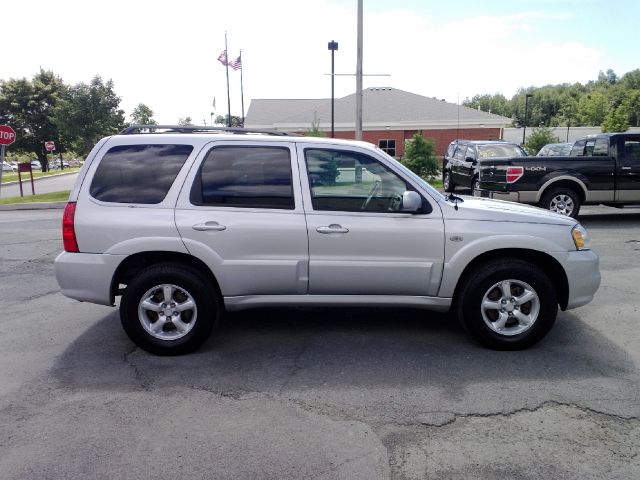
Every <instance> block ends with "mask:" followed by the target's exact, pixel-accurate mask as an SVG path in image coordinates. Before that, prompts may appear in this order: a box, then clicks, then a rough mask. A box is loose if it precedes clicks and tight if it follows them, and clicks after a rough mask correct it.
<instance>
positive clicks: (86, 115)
mask: <svg viewBox="0 0 640 480" xmlns="http://www.w3.org/2000/svg"><path fill="white" fill-rule="evenodd" d="M119 106H120V97H118V96H117V95H116V93H115V91H114V89H113V82H112V81H111V80H108V81H107V82H106V83H105V82H103V81H102V78H100V76H95V77H94V78H93V80H91V83H89V84H86V83H78V84H76V85H74V86H72V87H70V88H69V89H68V91H67V93H66V95H65V96H64V98H63V100H62V101H61V102H60V105H59V107H58V108H57V109H56V122H57V123H58V125H59V127H60V130H61V131H62V133H63V134H64V135H66V136H67V137H68V138H70V139H71V140H72V142H73V147H74V150H75V151H76V152H78V153H79V154H80V155H86V154H88V153H89V152H90V151H91V148H93V146H94V145H95V144H96V142H97V141H98V140H100V138H102V137H104V136H107V135H113V134H115V133H118V132H119V131H120V130H122V129H123V128H124V127H125V119H124V111H123V110H121V109H120V108H118V107H119Z"/></svg>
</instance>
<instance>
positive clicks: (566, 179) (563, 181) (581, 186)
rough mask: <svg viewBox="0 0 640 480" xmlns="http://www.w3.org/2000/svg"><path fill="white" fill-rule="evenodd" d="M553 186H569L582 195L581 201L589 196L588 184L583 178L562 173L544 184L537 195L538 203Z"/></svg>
mask: <svg viewBox="0 0 640 480" xmlns="http://www.w3.org/2000/svg"><path fill="white" fill-rule="evenodd" d="M553 188H569V189H571V190H573V191H574V192H576V193H577V194H578V196H579V197H580V203H584V202H585V200H586V198H587V185H586V184H585V183H584V182H583V181H582V180H580V179H579V178H576V177H572V176H570V175H562V176H559V177H554V178H551V179H549V180H547V181H546V182H545V183H543V184H542V186H541V187H540V188H539V189H538V193H537V195H536V203H539V202H540V201H541V200H542V197H543V196H544V195H545V194H546V193H547V192H549V191H550V190H551V189H553Z"/></svg>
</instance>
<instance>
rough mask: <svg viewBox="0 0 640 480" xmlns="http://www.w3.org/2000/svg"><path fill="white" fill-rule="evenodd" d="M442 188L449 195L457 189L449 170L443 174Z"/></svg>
mask: <svg viewBox="0 0 640 480" xmlns="http://www.w3.org/2000/svg"><path fill="white" fill-rule="evenodd" d="M442 187H443V188H444V191H445V192H447V193H449V192H453V191H454V190H455V189H456V184H455V183H453V180H452V179H451V172H449V171H448V170H445V171H444V172H443V173H442Z"/></svg>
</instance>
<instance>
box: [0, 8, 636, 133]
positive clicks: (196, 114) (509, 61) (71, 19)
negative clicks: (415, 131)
mask: <svg viewBox="0 0 640 480" xmlns="http://www.w3.org/2000/svg"><path fill="white" fill-rule="evenodd" d="M2 3H3V5H2V18H1V20H2V21H1V24H0V35H1V36H2V39H3V50H4V54H3V55H2V61H1V62H0V79H8V78H18V77H29V78H30V77H32V76H33V75H34V74H35V73H36V72H37V71H38V69H39V68H40V67H42V68H44V69H46V70H52V71H54V72H55V73H56V74H57V75H59V76H61V77H62V78H63V80H64V81H65V82H67V83H71V84H73V83H77V82H81V81H83V82H89V81H90V80H91V78H92V77H93V76H95V75H100V76H102V77H103V79H105V80H106V79H112V80H113V81H114V82H115V90H116V92H117V94H118V95H119V96H120V97H121V98H122V103H121V107H122V108H123V109H124V110H125V112H126V114H127V118H128V119H129V115H130V114H131V112H132V110H133V108H134V107H135V106H136V105H137V104H138V103H144V104H146V105H148V106H149V107H151V109H152V110H153V111H154V113H155V115H154V117H155V119H156V120H157V121H159V122H160V123H175V122H177V120H178V118H179V117H186V116H190V117H192V118H193V120H194V122H195V123H198V124H202V122H203V121H204V120H206V121H207V123H209V121H210V114H211V112H212V111H213V108H212V103H213V99H214V97H215V99H216V109H215V113H216V114H225V113H226V112H227V104H226V95H227V93H226V77H225V69H224V67H223V66H222V64H220V63H219V62H218V61H217V60H216V59H217V58H218V55H219V54H220V53H221V51H222V50H224V34H225V31H227V34H228V46H229V57H230V58H235V57H236V56H237V55H238V53H239V50H240V49H242V60H243V64H244V70H243V75H244V99H245V111H247V110H248V108H249V104H250V101H251V99H252V98H329V97H330V95H331V83H330V77H329V76H327V75H326V74H328V73H329V72H330V70H331V63H330V58H331V57H330V52H329V51H328V50H327V43H328V42H329V41H330V40H335V41H337V42H338V43H339V50H338V51H337V52H336V73H353V72H355V66H356V9H357V1H356V0H270V1H266V0H236V1H233V2H231V1H219V0H208V1H198V0H182V1H181V2H176V1H175V0H173V1H165V0H109V1H89V0H85V1H71V0H56V1H51V0H42V1H41V0H16V1H11V2H2ZM638 18H640V2H639V1H638V0H608V1H603V0H537V1H526V0H510V1H498V0H448V1H443V0H394V1H388V0H387V1H384V0H364V72H365V73H369V74H389V75H390V76H388V77H365V79H364V86H365V87H371V86H390V87H395V88H400V89H403V90H407V91H410V92H413V93H417V94H420V95H425V96H429V97H437V98H443V99H446V100H447V101H450V102H453V103H455V102H456V101H457V100H458V98H459V99H460V101H462V100H463V99H464V98H466V97H471V96H473V95H474V94H478V93H503V94H504V95H506V96H507V97H508V98H510V97H511V96H512V95H513V94H514V93H515V92H516V91H517V90H518V88H520V87H527V86H543V85H546V84H556V83H565V82H567V83H574V82H582V83H585V82H587V81H589V80H592V79H595V78H596V77H597V75H598V71H599V70H603V71H604V70H606V69H608V68H612V69H613V70H614V71H615V72H616V73H617V74H618V75H622V74H624V73H626V72H628V71H630V70H634V69H636V68H640V60H638V58H639V57H638V53H637V47H638V44H640V33H639V32H638V24H637V21H638ZM229 77H230V83H231V110H232V114H234V115H240V113H241V107H240V72H239V71H237V72H236V71H233V70H231V69H230V70H229ZM354 92H355V78H354V77H352V76H342V77H336V97H342V96H345V95H349V94H351V93H354ZM364 108H366V105H365V107H364Z"/></svg>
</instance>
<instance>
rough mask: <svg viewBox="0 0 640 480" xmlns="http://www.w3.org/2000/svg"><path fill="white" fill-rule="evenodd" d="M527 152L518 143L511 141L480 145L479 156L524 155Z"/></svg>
mask: <svg viewBox="0 0 640 480" xmlns="http://www.w3.org/2000/svg"><path fill="white" fill-rule="evenodd" d="M524 156H526V153H525V151H524V150H522V149H521V148H520V147H519V146H518V145H513V144H509V143H505V144H499V143H496V144H491V145H478V158H502V157H505V158H506V157H524Z"/></svg>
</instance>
